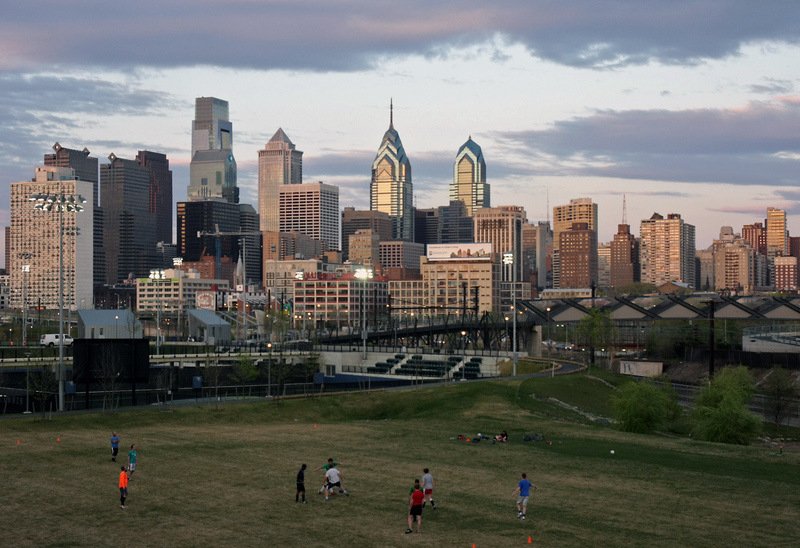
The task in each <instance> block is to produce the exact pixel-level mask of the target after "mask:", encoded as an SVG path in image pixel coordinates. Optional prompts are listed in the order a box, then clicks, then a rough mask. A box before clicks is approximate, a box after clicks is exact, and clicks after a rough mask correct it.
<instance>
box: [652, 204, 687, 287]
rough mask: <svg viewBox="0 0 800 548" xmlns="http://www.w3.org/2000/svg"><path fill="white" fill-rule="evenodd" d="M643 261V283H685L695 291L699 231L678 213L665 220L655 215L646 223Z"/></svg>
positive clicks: (671, 214)
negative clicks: (697, 235) (696, 237)
mask: <svg viewBox="0 0 800 548" xmlns="http://www.w3.org/2000/svg"><path fill="white" fill-rule="evenodd" d="M641 231H642V241H641V244H640V246H641V247H640V261H641V266H642V282H644V283H651V284H654V285H662V284H665V283H667V282H683V283H685V284H689V285H690V286H692V287H694V284H695V283H696V280H695V251H696V250H695V236H694V234H695V230H694V225H690V224H688V223H685V222H684V220H683V219H681V216H680V215H679V214H677V213H670V214H669V215H667V218H666V219H665V218H664V217H663V216H661V215H659V214H658V213H653V215H652V216H651V217H650V218H649V219H644V220H642V225H641Z"/></svg>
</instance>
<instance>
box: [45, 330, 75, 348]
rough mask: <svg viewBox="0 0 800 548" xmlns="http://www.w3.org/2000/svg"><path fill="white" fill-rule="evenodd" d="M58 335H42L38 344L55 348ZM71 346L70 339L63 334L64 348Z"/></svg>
mask: <svg viewBox="0 0 800 548" xmlns="http://www.w3.org/2000/svg"><path fill="white" fill-rule="evenodd" d="M58 337H59V334H58V333H48V334H46V335H42V337H41V338H40V339H39V344H40V345H41V346H56V345H57V344H58ZM71 345H72V337H70V336H69V335H67V334H66V333H65V334H64V346H71Z"/></svg>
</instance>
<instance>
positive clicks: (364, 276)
mask: <svg viewBox="0 0 800 548" xmlns="http://www.w3.org/2000/svg"><path fill="white" fill-rule="evenodd" d="M372 276H373V273H372V269H371V268H366V267H362V268H358V269H356V278H358V279H359V280H361V281H362V282H363V287H362V290H361V341H362V343H363V348H364V355H363V359H365V360H366V359H367V297H366V293H367V280H368V279H371V278H372Z"/></svg>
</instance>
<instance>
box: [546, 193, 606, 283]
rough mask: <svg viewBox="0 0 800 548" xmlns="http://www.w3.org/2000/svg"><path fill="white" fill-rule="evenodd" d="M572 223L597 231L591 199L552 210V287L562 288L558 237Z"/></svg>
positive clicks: (595, 215)
mask: <svg viewBox="0 0 800 548" xmlns="http://www.w3.org/2000/svg"><path fill="white" fill-rule="evenodd" d="M572 223H586V224H587V226H588V228H589V230H594V231H595V232H596V231H597V204H595V203H592V199H591V198H576V199H572V200H570V201H569V203H568V204H565V205H560V206H555V207H554V208H553V287H562V286H561V285H560V284H561V280H560V275H561V266H560V264H561V262H560V261H561V257H560V245H561V244H560V241H561V239H560V237H559V235H560V234H561V233H562V232H564V231H565V230H569V229H570V227H572Z"/></svg>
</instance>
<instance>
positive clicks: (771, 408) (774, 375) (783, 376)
mask: <svg viewBox="0 0 800 548" xmlns="http://www.w3.org/2000/svg"><path fill="white" fill-rule="evenodd" d="M763 391H764V395H765V396H766V397H767V401H766V405H765V411H766V413H767V416H768V417H769V418H770V420H771V422H773V423H774V424H775V428H776V429H777V431H778V432H780V429H781V423H782V422H783V420H784V419H785V418H786V416H787V415H789V414H790V413H791V412H792V411H793V410H794V408H795V407H797V400H796V399H795V398H797V393H798V383H797V380H796V379H795V378H794V377H793V376H792V374H791V373H790V372H789V371H788V370H786V369H783V368H782V367H779V366H776V367H773V368H772V371H770V373H769V376H768V377H767V378H766V380H765V381H764V385H763Z"/></svg>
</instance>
